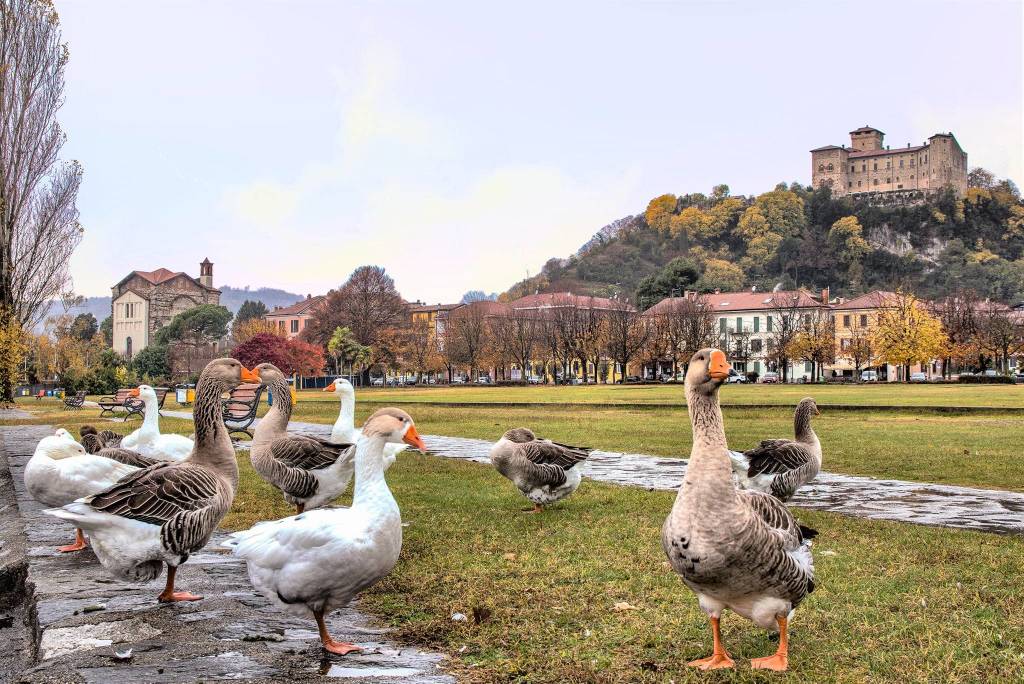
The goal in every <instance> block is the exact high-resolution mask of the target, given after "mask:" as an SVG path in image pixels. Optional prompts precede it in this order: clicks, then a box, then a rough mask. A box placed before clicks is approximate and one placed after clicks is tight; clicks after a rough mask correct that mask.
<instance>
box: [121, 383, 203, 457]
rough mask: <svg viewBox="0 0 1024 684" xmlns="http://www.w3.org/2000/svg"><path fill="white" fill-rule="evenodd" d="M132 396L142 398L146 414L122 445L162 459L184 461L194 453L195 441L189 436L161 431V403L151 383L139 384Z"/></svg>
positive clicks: (123, 440)
mask: <svg viewBox="0 0 1024 684" xmlns="http://www.w3.org/2000/svg"><path fill="white" fill-rule="evenodd" d="M197 389H198V388H197ZM131 396H133V397H138V398H140V399H142V402H143V403H144V404H145V405H146V414H145V417H144V418H143V419H142V425H141V426H140V427H139V429H138V430H136V431H135V432H132V433H131V434H129V435H128V436H127V437H125V438H124V439H122V440H121V446H122V447H124V448H125V449H133V450H135V451H138V452H139V453H140V454H142V455H143V456H149V457H151V458H158V459H160V460H162V461H183V460H184V459H185V458H186V457H187V456H188V455H189V454H190V453H192V447H193V445H194V443H193V441H192V440H191V439H189V438H188V437H185V436H184V435H176V434H174V433H168V434H161V433H160V405H159V402H158V400H157V398H156V390H154V389H153V388H152V387H150V386H149V385H139V386H138V387H137V388H136V389H134V390H132V393H131Z"/></svg>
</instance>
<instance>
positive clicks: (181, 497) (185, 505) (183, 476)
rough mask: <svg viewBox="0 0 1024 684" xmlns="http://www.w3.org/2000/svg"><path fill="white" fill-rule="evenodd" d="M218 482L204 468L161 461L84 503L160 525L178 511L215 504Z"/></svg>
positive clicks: (123, 516) (219, 494) (99, 509)
mask: <svg viewBox="0 0 1024 684" xmlns="http://www.w3.org/2000/svg"><path fill="white" fill-rule="evenodd" d="M220 485H221V483H220V481H219V480H218V479H217V477H216V476H215V475H214V474H213V473H212V472H211V471H210V470H209V469H207V468H203V467H201V466H196V465H192V464H191V463H166V462H161V463H158V464H157V465H154V466H150V467H149V468H145V469H143V470H139V471H137V472H135V473H133V474H131V475H129V476H128V477H125V478H123V479H121V480H120V481H118V482H117V483H116V484H115V485H113V486H112V487H109V488H107V489H105V490H104V491H102V492H100V493H99V494H95V495H93V496H91V497H89V498H88V500H87V502H88V504H89V505H90V506H91V507H92V508H94V509H96V510H98V511H103V512H104V513H110V514H112V515H117V516H120V517H122V518H130V519H132V520H140V521H142V522H147V523H150V524H152V525H163V524H164V523H166V522H168V521H170V520H171V519H173V518H174V517H175V516H176V515H178V514H181V513H188V512H191V511H197V510H200V509H203V508H207V507H210V506H212V505H213V504H215V503H216V502H217V501H218V499H219V498H221V491H220Z"/></svg>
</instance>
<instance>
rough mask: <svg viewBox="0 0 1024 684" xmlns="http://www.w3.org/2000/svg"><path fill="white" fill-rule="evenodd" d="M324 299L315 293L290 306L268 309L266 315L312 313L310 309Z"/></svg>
mask: <svg viewBox="0 0 1024 684" xmlns="http://www.w3.org/2000/svg"><path fill="white" fill-rule="evenodd" d="M325 299H326V297H324V296H323V295H317V296H316V297H307V298H306V299H303V300H302V301H299V302H296V303H294V304H292V305H291V306H283V307H281V308H280V309H274V310H273V311H268V312H267V313H266V316H299V315H301V314H304V313H312V311H311V309H313V308H314V307H316V306H319V305H320V303H321V302H323V301H324V300H325Z"/></svg>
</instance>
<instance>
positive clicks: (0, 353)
mask: <svg viewBox="0 0 1024 684" xmlns="http://www.w3.org/2000/svg"><path fill="white" fill-rule="evenodd" d="M0 322H2V323H0V374H2V375H3V377H5V378H10V379H11V380H12V381H13V382H15V383H16V382H17V381H18V380H19V379H20V378H21V369H22V363H23V362H24V360H25V354H26V353H27V352H28V344H27V340H26V335H25V331H24V330H23V329H22V327H21V325H20V324H19V323H18V320H17V319H16V318H15V317H14V316H10V315H7V316H3V315H0ZM3 405H4V401H3V397H0V406H3Z"/></svg>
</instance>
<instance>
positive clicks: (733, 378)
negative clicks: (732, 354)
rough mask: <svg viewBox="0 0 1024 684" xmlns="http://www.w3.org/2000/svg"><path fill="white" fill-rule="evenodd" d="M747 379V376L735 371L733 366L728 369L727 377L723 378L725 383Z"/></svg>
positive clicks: (735, 382) (734, 382)
mask: <svg viewBox="0 0 1024 684" xmlns="http://www.w3.org/2000/svg"><path fill="white" fill-rule="evenodd" d="M746 381H747V376H746V375H743V374H742V373H738V372H736V369H735V368H730V369H729V377H727V378H726V379H725V382H726V384H739V383H744V382H746Z"/></svg>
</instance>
